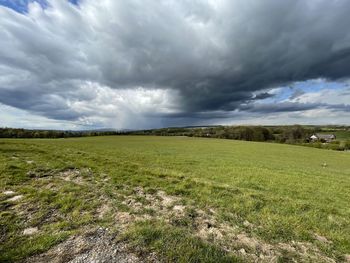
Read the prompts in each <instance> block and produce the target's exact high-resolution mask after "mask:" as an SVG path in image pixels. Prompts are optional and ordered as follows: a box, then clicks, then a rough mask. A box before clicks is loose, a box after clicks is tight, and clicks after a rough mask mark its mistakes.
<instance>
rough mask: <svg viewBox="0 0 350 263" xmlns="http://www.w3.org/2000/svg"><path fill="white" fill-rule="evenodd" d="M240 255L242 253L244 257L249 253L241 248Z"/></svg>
mask: <svg viewBox="0 0 350 263" xmlns="http://www.w3.org/2000/svg"><path fill="white" fill-rule="evenodd" d="M239 253H241V254H242V255H245V254H246V253H247V252H245V249H244V248H241V249H240V250H239Z"/></svg>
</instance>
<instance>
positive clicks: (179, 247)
mask: <svg viewBox="0 0 350 263" xmlns="http://www.w3.org/2000/svg"><path fill="white" fill-rule="evenodd" d="M0 178H1V184H0V213H1V214H0V224H1V225H0V227H1V228H0V232H1V240H0V241H1V244H0V261H1V262H14V261H21V260H27V261H26V262H35V256H36V255H38V254H40V253H44V254H45V253H47V252H46V251H50V249H54V247H55V246H57V245H58V244H60V243H61V242H65V241H66V240H69V239H70V238H72V237H75V236H79V235H84V233H86V232H87V231H91V229H95V228H96V229H97V228H103V229H107V230H108V232H109V233H113V242H114V243H115V244H125V246H126V247H127V253H129V252H130V253H133V254H135V255H136V256H137V257H143V258H147V255H148V256H149V255H154V257H153V256H152V257H150V258H149V261H152V260H153V261H154V260H155V259H154V258H156V261H161V262H254V261H255V262H347V260H348V261H350V202H349V200H350V153H349V152H337V151H328V150H322V149H316V148H309V147H302V146H295V145H285V144H276V143H263V142H246V141H235V140H223V139H207V138H194V137H191V138H189V137H181V136H173V137H157V136H104V137H85V138H69V139H0ZM79 253H80V252H79ZM81 253H83V252H81ZM74 256H76V254H74V253H73V252H72V253H71V255H65V257H67V259H71V258H72V257H74ZM31 260H32V261H31Z"/></svg>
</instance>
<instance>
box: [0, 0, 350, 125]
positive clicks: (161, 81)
mask: <svg viewBox="0 0 350 263" xmlns="http://www.w3.org/2000/svg"><path fill="white" fill-rule="evenodd" d="M349 12H350V1H349V0H308V1H305V0H283V1H281V0H264V1H260V0H158V1H157V0H128V1H125V0H99V1H96V0H78V1H77V0H75V1H73V0H72V1H66V0H47V1H45V0H40V1H29V0H0V32H1V37H0V127H1V126H9V127H24V128H54V129H94V128H104V127H108V128H117V129H122V128H129V129H138V128H153V127H165V126H183V125H204V124H295V123H299V124H350V86H349V85H350V15H349Z"/></svg>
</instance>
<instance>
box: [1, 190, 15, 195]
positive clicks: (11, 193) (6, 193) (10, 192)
mask: <svg viewBox="0 0 350 263" xmlns="http://www.w3.org/2000/svg"><path fill="white" fill-rule="evenodd" d="M14 193H15V192H14V191H5V192H3V194H4V195H13V194H14Z"/></svg>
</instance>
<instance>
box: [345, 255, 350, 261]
mask: <svg viewBox="0 0 350 263" xmlns="http://www.w3.org/2000/svg"><path fill="white" fill-rule="evenodd" d="M344 260H345V262H350V254H347V255H344Z"/></svg>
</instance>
